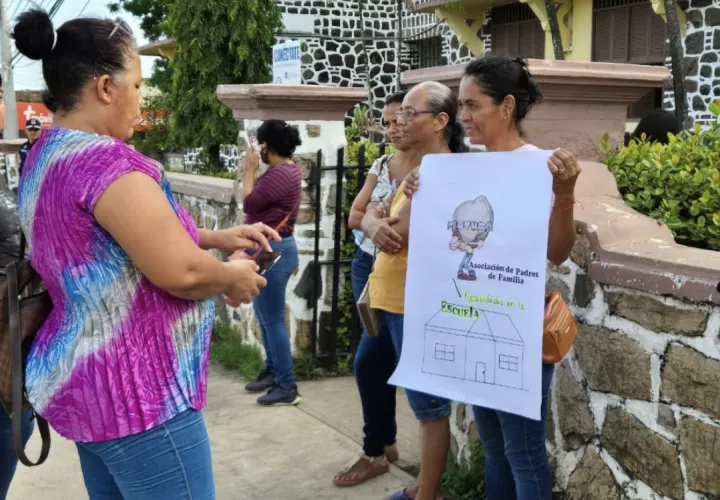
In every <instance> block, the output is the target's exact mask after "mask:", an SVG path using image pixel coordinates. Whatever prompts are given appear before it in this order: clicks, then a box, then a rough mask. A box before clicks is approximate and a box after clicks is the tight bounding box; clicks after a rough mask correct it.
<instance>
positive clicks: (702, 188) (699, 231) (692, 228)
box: [600, 103, 720, 250]
mask: <svg viewBox="0 0 720 500" xmlns="http://www.w3.org/2000/svg"><path fill="white" fill-rule="evenodd" d="M710 110H711V111H712V112H713V114H715V115H716V116H718V115H719V114H720V105H719V104H718V103H712V104H711V105H710ZM669 139H670V140H669V143H668V144H667V145H661V144H657V143H654V144H651V143H648V142H647V141H645V140H644V137H643V138H642V139H641V140H639V141H632V142H631V143H630V144H629V145H628V146H625V147H621V148H619V149H617V150H616V149H613V148H611V147H610V146H609V144H608V136H607V135H606V136H605V137H603V138H602V140H601V142H600V146H601V149H602V150H603V152H604V153H605V155H606V163H607V165H608V168H609V169H610V171H611V172H612V173H613V174H614V175H615V180H616V181H617V186H618V190H619V191H620V193H621V194H622V196H623V198H624V200H625V202H626V203H627V204H628V205H629V206H631V207H632V208H634V209H635V210H637V211H638V212H641V213H643V214H646V215H648V216H650V217H652V218H654V219H657V220H660V221H662V222H664V223H665V224H667V226H668V227H669V228H670V230H671V231H672V233H673V236H674V237H675V240H676V241H677V242H678V243H681V244H684V245H689V246H694V247H699V248H708V249H712V250H720V124H719V123H718V122H717V121H716V122H714V123H712V124H711V125H710V126H708V127H707V128H705V129H703V128H701V127H700V126H699V125H696V126H695V128H694V129H693V130H692V131H691V132H683V133H681V134H680V135H678V136H674V135H670V136H669Z"/></svg>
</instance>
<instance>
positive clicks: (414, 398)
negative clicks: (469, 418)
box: [380, 311, 450, 421]
mask: <svg viewBox="0 0 720 500" xmlns="http://www.w3.org/2000/svg"><path fill="white" fill-rule="evenodd" d="M382 319H383V321H382V322H383V326H382V328H381V331H382V330H385V329H387V330H388V332H389V333H390V338H392V343H393V346H394V347H395V355H396V356H397V359H398V360H399V359H400V352H401V351H402V342H403V321H404V319H405V318H404V315H403V314H394V313H390V312H387V311H382ZM380 335H382V333H381V334H380ZM405 394H406V395H407V398H408V403H410V408H412V411H413V413H414V414H415V418H417V419H418V420H420V421H423V420H435V419H438V418H445V417H449V416H450V401H449V400H447V399H445V398H440V397H437V396H433V395H432V394H426V393H424V392H418V391H413V390H410V389H405Z"/></svg>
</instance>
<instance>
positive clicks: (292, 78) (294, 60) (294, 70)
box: [272, 41, 302, 85]
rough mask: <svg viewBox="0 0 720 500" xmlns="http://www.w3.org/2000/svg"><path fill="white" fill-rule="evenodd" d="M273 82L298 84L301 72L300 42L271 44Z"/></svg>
mask: <svg viewBox="0 0 720 500" xmlns="http://www.w3.org/2000/svg"><path fill="white" fill-rule="evenodd" d="M272 51H273V64H272V72H273V83H284V84H291V85H299V84H300V83H302V82H301V81H300V74H301V69H300V68H301V61H300V58H301V57H302V55H301V53H300V42H298V41H290V42H284V43H279V44H277V45H273V49H272Z"/></svg>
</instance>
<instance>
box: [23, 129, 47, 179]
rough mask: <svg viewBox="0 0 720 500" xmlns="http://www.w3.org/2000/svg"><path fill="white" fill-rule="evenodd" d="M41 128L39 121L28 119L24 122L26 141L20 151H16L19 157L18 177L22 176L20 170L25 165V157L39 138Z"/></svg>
mask: <svg viewBox="0 0 720 500" xmlns="http://www.w3.org/2000/svg"><path fill="white" fill-rule="evenodd" d="M41 128H42V125H41V124H40V120H38V119H37V118H30V119H29V120H28V121H26V122H25V134H26V135H27V141H25V143H24V144H23V145H22V146H20V151H18V154H19V155H20V167H19V168H18V175H22V168H23V165H25V159H26V158H27V155H28V153H29V152H30V150H31V149H32V147H33V145H34V144H35V143H36V142H37V140H38V139H39V138H40V129H41Z"/></svg>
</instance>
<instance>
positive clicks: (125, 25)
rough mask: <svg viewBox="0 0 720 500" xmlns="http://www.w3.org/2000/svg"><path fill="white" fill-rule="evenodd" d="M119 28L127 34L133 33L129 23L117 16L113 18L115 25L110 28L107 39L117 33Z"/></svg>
mask: <svg viewBox="0 0 720 500" xmlns="http://www.w3.org/2000/svg"><path fill="white" fill-rule="evenodd" d="M120 29H121V30H123V31H124V32H125V33H127V34H128V35H132V34H133V32H132V28H130V25H129V24H128V23H126V22H125V21H124V20H122V19H120V18H119V17H118V18H116V19H115V27H114V28H113V29H112V31H111V32H110V34H109V35H108V40H110V39H111V38H112V37H113V35H115V33H117V31H118V30H120Z"/></svg>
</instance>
